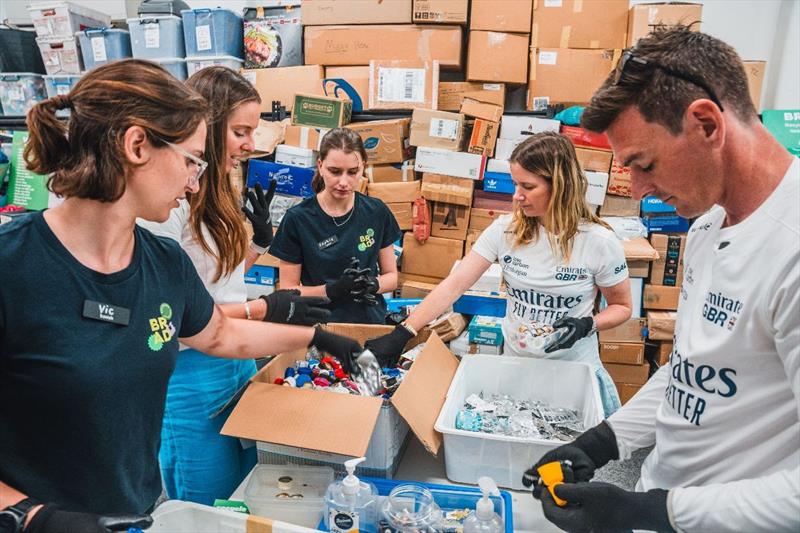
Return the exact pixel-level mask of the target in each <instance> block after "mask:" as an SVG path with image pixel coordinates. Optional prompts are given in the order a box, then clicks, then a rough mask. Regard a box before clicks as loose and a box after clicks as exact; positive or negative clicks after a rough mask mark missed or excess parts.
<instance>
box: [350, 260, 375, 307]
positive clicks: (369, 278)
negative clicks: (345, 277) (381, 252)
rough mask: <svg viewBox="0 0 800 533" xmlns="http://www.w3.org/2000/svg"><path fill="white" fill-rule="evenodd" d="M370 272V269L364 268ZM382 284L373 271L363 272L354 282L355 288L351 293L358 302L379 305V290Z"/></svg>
mask: <svg viewBox="0 0 800 533" xmlns="http://www.w3.org/2000/svg"><path fill="white" fill-rule="evenodd" d="M364 270H366V271H367V272H369V269H364ZM380 288H381V285H380V282H379V281H378V278H377V277H376V276H373V275H372V274H371V273H367V274H363V275H361V276H359V277H357V278H356V279H355V281H354V283H353V290H352V291H350V294H351V295H352V296H353V301H354V302H356V303H363V304H366V305H378V299H377V295H378V291H379V290H380Z"/></svg>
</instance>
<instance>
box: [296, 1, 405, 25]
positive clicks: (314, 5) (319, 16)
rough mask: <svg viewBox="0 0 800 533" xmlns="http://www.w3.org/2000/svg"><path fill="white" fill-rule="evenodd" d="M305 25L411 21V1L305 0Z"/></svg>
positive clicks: (303, 4) (302, 14) (399, 22)
mask: <svg viewBox="0 0 800 533" xmlns="http://www.w3.org/2000/svg"><path fill="white" fill-rule="evenodd" d="M300 11H301V14H300V17H301V20H302V22H303V26H321V25H325V24H408V23H409V22H411V0H303V3H302V9H301V10H300Z"/></svg>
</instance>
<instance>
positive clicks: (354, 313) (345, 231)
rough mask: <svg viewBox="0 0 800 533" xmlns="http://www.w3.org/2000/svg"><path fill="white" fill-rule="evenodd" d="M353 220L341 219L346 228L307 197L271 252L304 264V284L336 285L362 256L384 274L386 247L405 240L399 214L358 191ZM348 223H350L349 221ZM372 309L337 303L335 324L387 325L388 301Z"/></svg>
mask: <svg viewBox="0 0 800 533" xmlns="http://www.w3.org/2000/svg"><path fill="white" fill-rule="evenodd" d="M355 194H356V198H355V203H354V204H353V210H352V211H351V212H352V216H351V217H350V219H349V220H348V219H347V217H348V215H343V216H340V217H336V221H337V222H338V223H339V224H341V226H337V225H336V224H334V222H333V219H332V218H331V217H330V215H328V214H327V213H325V211H323V210H322V208H321V207H320V206H319V202H317V197H316V196H312V197H311V198H306V199H305V200H303V201H302V202H301V203H300V204H298V205H296V206H294V207H292V208H291V209H289V210H288V211H287V212H286V215H285V216H284V217H283V220H282V221H281V225H280V227H279V228H278V232H277V233H276V234H275V239H274V240H273V241H272V245H271V246H270V248H269V253H270V254H272V255H274V256H275V257H277V258H278V259H282V260H283V261H286V262H288V263H294V264H301V265H302V269H301V272H300V282H301V283H302V284H303V285H307V286H316V285H324V284H325V283H328V282H331V281H336V280H337V279H339V278H340V277H341V276H342V272H343V271H344V269H346V268H348V267H349V266H350V258H351V257H357V258H358V260H359V261H360V265H361V268H370V269H372V273H373V274H374V275H376V276H377V275H378V274H379V265H378V258H379V256H380V251H381V249H383V248H386V247H387V246H389V245H391V244H392V243H393V242H394V241H396V240H397V239H399V238H400V236H401V235H402V233H401V232H400V227H399V226H398V225H397V221H396V220H395V218H394V215H393V214H392V212H391V211H390V210H389V208H388V207H386V204H384V203H383V202H382V201H381V200H379V199H378V198H370V197H369V196H364V195H363V194H360V193H355ZM345 220H347V222H346V223H345V222H344V221H345ZM378 301H379V302H380V305H377V306H372V307H370V306H367V305H364V304H359V303H355V302H353V301H351V300H344V301H340V302H334V303H332V304H331V307H330V309H331V319H330V321H331V322H351V323H356V324H383V323H384V321H385V320H386V302H385V301H384V300H383V297H379V298H378Z"/></svg>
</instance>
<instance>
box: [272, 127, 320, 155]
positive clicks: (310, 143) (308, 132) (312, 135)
mask: <svg viewBox="0 0 800 533" xmlns="http://www.w3.org/2000/svg"><path fill="white" fill-rule="evenodd" d="M327 132H328V130H327V129H325V128H312V127H309V126H292V125H291V124H287V125H286V129H285V130H284V138H283V144H285V145H287V146H295V147H297V148H308V149H310V150H317V149H319V143H320V141H321V140H322V137H324V136H325V134H326V133H327Z"/></svg>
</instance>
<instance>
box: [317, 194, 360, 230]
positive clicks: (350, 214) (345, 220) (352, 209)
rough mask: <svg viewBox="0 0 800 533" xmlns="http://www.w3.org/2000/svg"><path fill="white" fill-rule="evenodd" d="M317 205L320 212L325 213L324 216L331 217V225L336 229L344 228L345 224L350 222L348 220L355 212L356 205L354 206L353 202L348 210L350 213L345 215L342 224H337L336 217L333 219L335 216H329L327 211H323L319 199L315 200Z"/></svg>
mask: <svg viewBox="0 0 800 533" xmlns="http://www.w3.org/2000/svg"><path fill="white" fill-rule="evenodd" d="M317 203H318V204H319V207H320V209H322V212H323V213H325V214H326V215H328V216H329V217H331V221H333V225H334V226H336V227H337V228H341V227H342V226H344V225H345V224H347V223H348V222H350V219H351V218H352V217H353V213H354V212H355V210H356V204H355V202H353V207H352V208H350V213H349V214H348V215H347V218H345V219H344V221H343V222H337V220H336V218H337V217H335V216H333V215H331V214H329V213H328V212H327V211H325V208H324V207H322V203H321V202H320V201H319V198H317Z"/></svg>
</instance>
